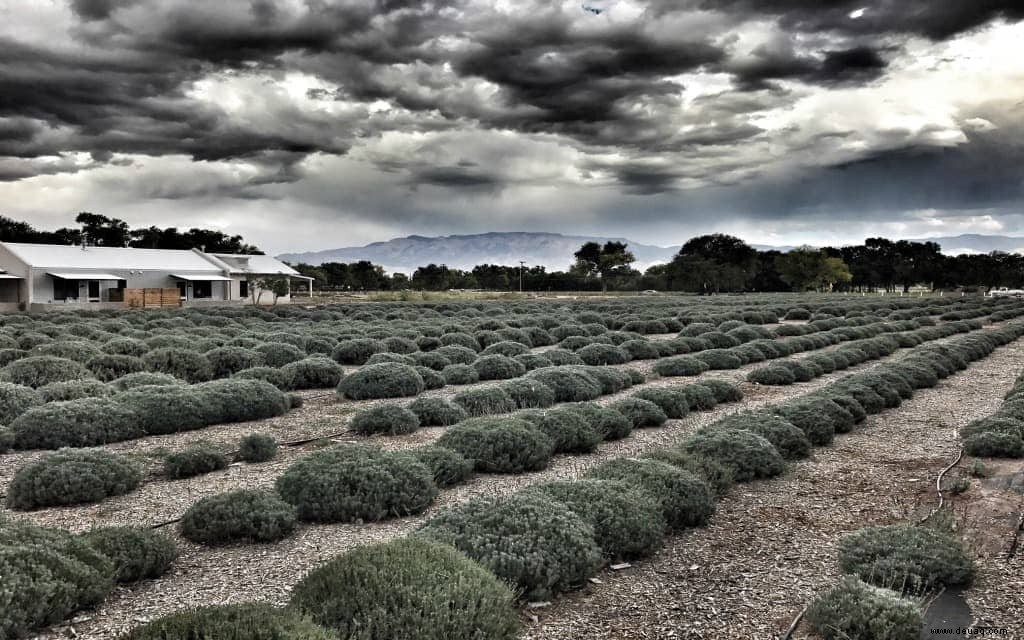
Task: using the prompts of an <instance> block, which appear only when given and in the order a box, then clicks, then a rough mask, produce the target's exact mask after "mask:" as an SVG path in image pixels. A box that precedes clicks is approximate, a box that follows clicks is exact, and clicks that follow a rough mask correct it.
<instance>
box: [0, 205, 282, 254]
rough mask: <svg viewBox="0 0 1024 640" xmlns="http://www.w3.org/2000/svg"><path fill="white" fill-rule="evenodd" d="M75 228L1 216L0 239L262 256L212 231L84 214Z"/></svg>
mask: <svg viewBox="0 0 1024 640" xmlns="http://www.w3.org/2000/svg"><path fill="white" fill-rule="evenodd" d="M75 223H76V224H78V227H74V228H72V227H62V228H60V229H57V230H56V231H42V230H39V229H36V228H35V227H33V226H32V225H30V224H29V223H27V222H21V221H18V220H12V219H11V218H7V217H5V216H0V240H3V241H4V242H33V243H37V244H68V245H70V244H82V243H83V242H84V243H87V244H91V245H95V246H99V247H138V248H143V249H186V250H187V249H202V250H204V251H208V252H210V253H247V254H262V253H263V252H262V251H260V250H259V248H258V247H256V246H255V245H251V244H248V243H247V242H245V240H243V239H242V236H240V235H234V236H231V235H228V234H226V233H222V232H220V231H215V230H212V229H198V228H192V229H189V230H187V231H179V230H178V229H177V228H176V227H167V228H161V227H155V226H153V227H144V228H139V229H132V228H131V227H129V226H128V223H127V222H125V221H124V220H118V219H117V218H108V217H107V216H104V215H100V214H98V213H90V212H88V211H83V212H81V213H79V214H78V215H77V216H75Z"/></svg>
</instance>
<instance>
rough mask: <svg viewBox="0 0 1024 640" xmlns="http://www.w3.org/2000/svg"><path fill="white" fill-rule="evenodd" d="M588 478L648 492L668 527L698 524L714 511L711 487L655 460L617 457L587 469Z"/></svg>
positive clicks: (680, 470)
mask: <svg viewBox="0 0 1024 640" xmlns="http://www.w3.org/2000/svg"><path fill="white" fill-rule="evenodd" d="M587 477H588V478H595V479H598V480H620V481H622V482H625V483H627V484H629V485H631V486H634V487H638V488H640V489H642V490H643V491H645V492H647V493H648V494H650V495H651V496H652V497H653V498H654V499H655V500H656V501H657V502H658V504H659V505H660V506H661V510H662V515H663V516H664V517H665V522H666V523H667V524H668V527H669V529H670V530H676V529H682V528H684V527H695V526H700V525H702V524H704V523H706V522H707V521H708V518H710V517H711V514H712V513H714V511H715V502H714V499H713V497H712V495H711V489H710V487H708V484H707V483H706V482H704V480H702V479H700V478H698V477H697V476H696V475H694V474H692V473H690V472H689V471H686V470H684V469H681V468H679V467H674V466H672V465H670V464H666V463H664V462H660V461H658V460H649V459H648V460H636V459H629V458H617V459H614V460H609V461H608V462H604V463H602V464H601V465H599V466H597V467H595V468H594V469H591V470H590V471H589V472H588V473H587Z"/></svg>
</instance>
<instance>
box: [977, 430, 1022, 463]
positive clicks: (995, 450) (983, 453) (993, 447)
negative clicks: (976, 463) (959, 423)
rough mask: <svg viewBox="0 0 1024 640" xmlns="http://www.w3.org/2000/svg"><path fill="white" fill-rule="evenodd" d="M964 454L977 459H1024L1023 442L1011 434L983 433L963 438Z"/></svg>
mask: <svg viewBox="0 0 1024 640" xmlns="http://www.w3.org/2000/svg"><path fill="white" fill-rule="evenodd" d="M964 453H966V454H967V455H969V456H977V457H979V458H1024V440H1022V439H1021V437H1020V436H1017V435H1014V434H1012V433H999V432H996V431H984V432H981V433H975V434H974V435H971V436H968V437H966V438H964Z"/></svg>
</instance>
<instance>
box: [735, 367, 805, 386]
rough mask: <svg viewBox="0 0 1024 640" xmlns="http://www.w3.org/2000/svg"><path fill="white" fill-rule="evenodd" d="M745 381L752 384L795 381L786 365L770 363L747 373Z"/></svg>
mask: <svg viewBox="0 0 1024 640" xmlns="http://www.w3.org/2000/svg"><path fill="white" fill-rule="evenodd" d="M747 381H748V382H753V383H754V384H764V385H772V386H784V385H788V384H793V383H794V382H796V376H795V375H793V372H792V371H791V370H790V369H789V368H788V367H784V366H782V365H781V364H770V365H768V366H766V367H760V368H758V369H754V370H753V371H751V372H750V373H748V374H747Z"/></svg>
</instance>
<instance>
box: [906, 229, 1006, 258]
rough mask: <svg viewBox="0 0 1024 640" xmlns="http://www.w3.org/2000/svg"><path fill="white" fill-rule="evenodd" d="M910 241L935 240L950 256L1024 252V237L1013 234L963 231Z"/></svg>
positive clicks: (943, 251)
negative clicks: (992, 234)
mask: <svg viewBox="0 0 1024 640" xmlns="http://www.w3.org/2000/svg"><path fill="white" fill-rule="evenodd" d="M911 242H936V243H938V245H939V246H940V247H942V253H945V254H946V255H951V256H956V255H960V254H961V253H989V252H990V251H1006V252H1007V253H1024V238H1018V237H1014V236H989V235H983V234H980V233H964V234H962V235H959V236H942V237H938V238H917V239H914V240H911Z"/></svg>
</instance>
